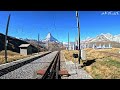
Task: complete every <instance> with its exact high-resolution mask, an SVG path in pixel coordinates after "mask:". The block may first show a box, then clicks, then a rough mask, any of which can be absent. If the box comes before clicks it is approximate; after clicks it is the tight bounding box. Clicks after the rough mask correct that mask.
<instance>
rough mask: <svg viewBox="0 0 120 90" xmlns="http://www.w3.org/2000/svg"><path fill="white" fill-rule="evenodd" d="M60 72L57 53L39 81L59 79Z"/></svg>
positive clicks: (58, 54) (58, 53)
mask: <svg viewBox="0 0 120 90" xmlns="http://www.w3.org/2000/svg"><path fill="white" fill-rule="evenodd" d="M59 71H60V51H58V52H57V54H56V55H55V57H54V59H53V60H52V62H51V63H50V65H49V66H48V68H47V69H46V71H45V73H44V75H43V76H42V78H41V79H61V77H60V75H59Z"/></svg>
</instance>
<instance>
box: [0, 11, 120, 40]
mask: <svg viewBox="0 0 120 90" xmlns="http://www.w3.org/2000/svg"><path fill="white" fill-rule="evenodd" d="M101 13H103V11H79V16H80V30H81V31H80V33H81V39H82V40H83V39H85V38H87V37H95V36H96V35H98V34H100V33H111V34H113V35H115V34H120V15H101ZM9 14H11V20H10V26H9V32H8V35H9V36H13V37H19V38H31V39H36V40H37V35H38V33H39V34H40V39H44V38H45V37H46V35H47V34H48V32H51V34H52V35H53V36H54V37H55V38H56V39H58V40H59V41H63V42H67V35H68V32H69V35H70V41H74V40H75V37H77V35H78V30H77V22H76V12H75V11H0V33H3V34H5V30H6V23H7V19H8V15H9Z"/></svg>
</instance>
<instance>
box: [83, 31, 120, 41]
mask: <svg viewBox="0 0 120 90" xmlns="http://www.w3.org/2000/svg"><path fill="white" fill-rule="evenodd" d="M108 41H115V42H117V43H120V34H118V35H114V36H113V35H112V34H110V33H106V34H103V33H102V34H100V35H98V36H96V37H95V38H87V39H86V40H83V41H81V42H108Z"/></svg>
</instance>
